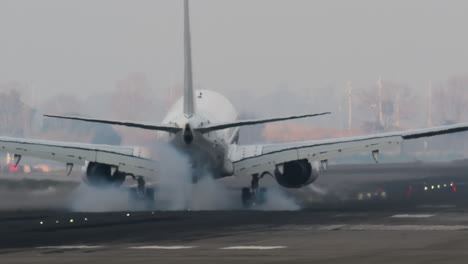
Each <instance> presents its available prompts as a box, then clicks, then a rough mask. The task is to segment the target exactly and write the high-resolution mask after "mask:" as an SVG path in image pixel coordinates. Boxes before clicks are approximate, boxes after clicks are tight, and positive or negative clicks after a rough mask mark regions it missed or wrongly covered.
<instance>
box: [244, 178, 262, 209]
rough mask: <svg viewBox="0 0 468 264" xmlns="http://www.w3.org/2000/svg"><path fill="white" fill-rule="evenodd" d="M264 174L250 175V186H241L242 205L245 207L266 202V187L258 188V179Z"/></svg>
mask: <svg viewBox="0 0 468 264" xmlns="http://www.w3.org/2000/svg"><path fill="white" fill-rule="evenodd" d="M263 176H264V175H262V176H259V174H253V175H252V181H251V182H250V188H249V187H245V188H242V193H241V194H242V195H241V198H242V206H243V207H244V208H246V209H248V208H251V207H253V206H256V205H261V204H263V203H265V202H266V198H267V197H266V192H267V189H266V188H259V181H260V179H261V178H263Z"/></svg>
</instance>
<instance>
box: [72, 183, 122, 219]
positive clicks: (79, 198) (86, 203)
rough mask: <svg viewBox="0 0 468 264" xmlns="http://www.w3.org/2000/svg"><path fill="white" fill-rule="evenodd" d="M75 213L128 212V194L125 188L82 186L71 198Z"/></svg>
mask: <svg viewBox="0 0 468 264" xmlns="http://www.w3.org/2000/svg"><path fill="white" fill-rule="evenodd" d="M69 199H70V209H71V210H73V211H75V212H112V211H124V210H128V209H130V208H129V202H128V194H127V191H126V190H125V189H123V188H94V187H91V186H88V185H86V184H84V183H83V184H81V185H80V186H79V187H78V188H77V189H76V190H75V191H74V192H73V193H72V194H71V196H70V197H69Z"/></svg>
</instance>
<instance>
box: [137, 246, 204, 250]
mask: <svg viewBox="0 0 468 264" xmlns="http://www.w3.org/2000/svg"><path fill="white" fill-rule="evenodd" d="M191 248H195V247H194V246H141V247H129V249H167V250H177V249H191Z"/></svg>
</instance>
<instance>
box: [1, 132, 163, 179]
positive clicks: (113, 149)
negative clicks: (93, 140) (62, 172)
mask: <svg viewBox="0 0 468 264" xmlns="http://www.w3.org/2000/svg"><path fill="white" fill-rule="evenodd" d="M0 152H7V153H12V154H15V159H16V160H17V161H18V160H19V159H21V156H29V157H35V158H40V159H47V160H54V161H59V162H64V163H68V164H74V165H85V162H86V161H88V162H97V163H102V164H107V165H112V166H116V167H117V168H118V171H120V172H124V173H128V174H133V175H139V176H148V175H154V168H155V166H154V161H152V160H150V159H146V158H144V157H143V156H142V154H141V153H140V150H139V149H138V148H134V147H123V146H110V145H95V144H81V143H70V142H57V141H46V140H34V139H21V138H9V137H0Z"/></svg>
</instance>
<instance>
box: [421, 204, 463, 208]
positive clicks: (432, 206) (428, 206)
mask: <svg viewBox="0 0 468 264" xmlns="http://www.w3.org/2000/svg"><path fill="white" fill-rule="evenodd" d="M418 207H419V208H436V209H446V208H447V209H448V208H456V207H457V206H456V205H454V204H423V205H420V206H418Z"/></svg>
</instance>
